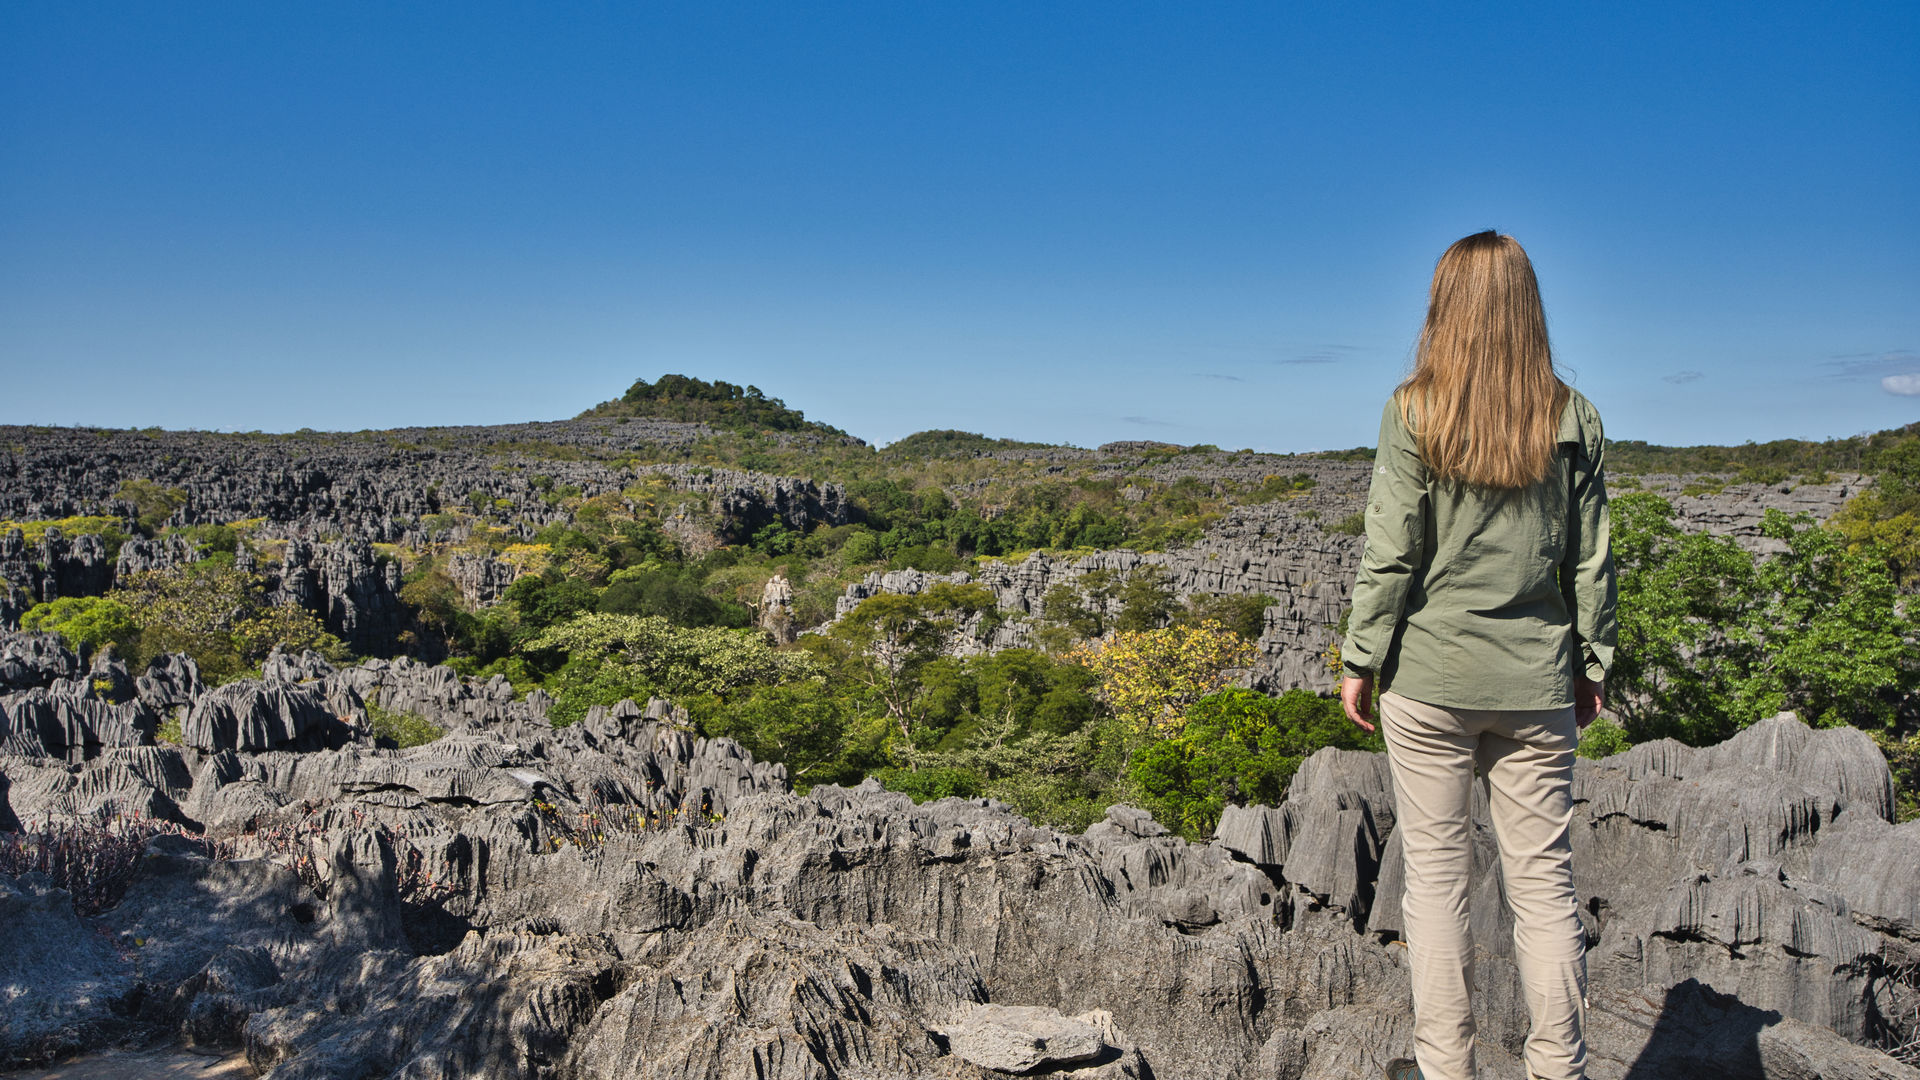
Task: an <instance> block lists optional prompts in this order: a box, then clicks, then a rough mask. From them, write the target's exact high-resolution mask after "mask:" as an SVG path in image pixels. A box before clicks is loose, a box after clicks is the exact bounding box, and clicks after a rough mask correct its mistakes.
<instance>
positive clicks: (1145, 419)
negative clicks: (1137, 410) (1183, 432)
mask: <svg viewBox="0 0 1920 1080" xmlns="http://www.w3.org/2000/svg"><path fill="white" fill-rule="evenodd" d="M1120 422H1121V423H1123V424H1138V425H1140V426H1141V427H1179V426H1180V425H1179V424H1176V423H1174V422H1173V421H1171V420H1155V419H1154V418H1153V417H1151V416H1123V417H1121V418H1120Z"/></svg>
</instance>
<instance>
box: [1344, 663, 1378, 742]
mask: <svg viewBox="0 0 1920 1080" xmlns="http://www.w3.org/2000/svg"><path fill="white" fill-rule="evenodd" d="M1340 704H1341V706H1343V707H1344V708H1345V709H1346V710H1347V719H1349V720H1351V721H1353V722H1354V723H1356V724H1358V725H1360V727H1361V728H1363V729H1365V730H1367V731H1372V730H1373V725H1372V724H1370V723H1368V722H1367V721H1368V720H1370V719H1371V718H1372V717H1373V676H1371V675H1362V676H1359V677H1358V678H1355V677H1353V676H1351V675H1349V676H1348V677H1346V678H1344V679H1341V680H1340Z"/></svg>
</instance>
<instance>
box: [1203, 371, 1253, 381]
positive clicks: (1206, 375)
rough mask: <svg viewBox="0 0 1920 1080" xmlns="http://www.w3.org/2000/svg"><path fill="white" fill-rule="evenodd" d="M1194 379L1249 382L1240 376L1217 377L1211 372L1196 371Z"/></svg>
mask: <svg viewBox="0 0 1920 1080" xmlns="http://www.w3.org/2000/svg"><path fill="white" fill-rule="evenodd" d="M1193 377H1194V378H1196V379H1219V380H1220V381H1221V382H1246V381H1247V380H1245V379H1243V378H1241V377H1240V376H1238V375H1216V374H1214V373H1213V372H1211V371H1196V372H1194V373H1193Z"/></svg>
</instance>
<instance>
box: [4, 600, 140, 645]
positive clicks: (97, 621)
mask: <svg viewBox="0 0 1920 1080" xmlns="http://www.w3.org/2000/svg"><path fill="white" fill-rule="evenodd" d="M20 629H22V630H29V631H34V632H37V633H54V634H59V635H60V636H61V637H62V638H63V639H65V640H66V642H67V644H68V645H69V646H71V647H72V648H73V649H74V650H75V651H77V652H79V653H80V654H81V655H82V656H87V655H90V654H92V653H93V652H94V651H95V650H97V649H99V648H101V647H102V646H105V645H115V646H118V647H119V648H120V649H121V650H122V651H125V650H126V649H127V647H128V646H129V645H130V644H131V643H132V642H133V640H134V639H135V637H136V636H137V635H138V634H139V627H138V626H137V625H136V624H135V623H134V620H133V613H132V612H130V611H128V610H127V607H126V605H125V604H123V603H121V602H120V601H119V600H117V599H114V598H113V597H111V596H63V597H61V598H60V599H58V600H50V601H48V602H46V603H44V604H35V605H34V606H33V607H31V608H28V609H27V612H26V614H24V615H22V616H20Z"/></svg>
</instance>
